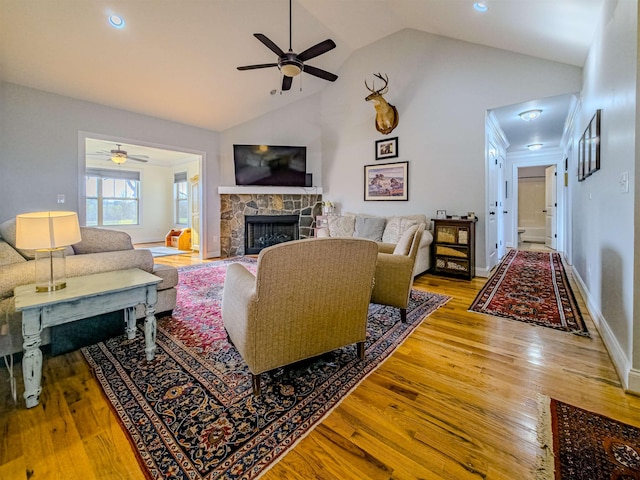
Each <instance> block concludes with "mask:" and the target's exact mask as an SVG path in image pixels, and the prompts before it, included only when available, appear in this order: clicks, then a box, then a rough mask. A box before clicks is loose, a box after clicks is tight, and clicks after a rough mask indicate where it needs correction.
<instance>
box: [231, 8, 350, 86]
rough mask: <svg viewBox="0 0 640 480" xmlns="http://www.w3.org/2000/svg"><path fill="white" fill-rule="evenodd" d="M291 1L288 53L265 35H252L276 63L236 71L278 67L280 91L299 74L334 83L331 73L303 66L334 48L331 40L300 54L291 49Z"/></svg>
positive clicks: (333, 76)
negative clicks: (275, 57)
mask: <svg viewBox="0 0 640 480" xmlns="http://www.w3.org/2000/svg"><path fill="white" fill-rule="evenodd" d="M291 23H292V22H291V0H289V51H288V52H286V53H285V52H284V51H283V50H282V49H281V48H280V47H278V46H277V45H276V44H275V43H274V42H272V41H271V40H269V38H267V36H266V35H263V34H262V33H254V34H253V36H254V37H256V38H257V39H258V40H260V41H261V42H262V43H263V44H264V45H265V46H266V47H267V48H268V49H269V50H271V51H272V52H273V53H275V54H276V55H278V61H277V63H261V64H258V65H246V66H244V67H238V70H255V69H257V68H269V67H278V68H279V69H280V71H281V72H282V74H283V77H282V90H283V91H284V90H289V89H290V88H291V83H292V81H293V77H295V76H296V75H299V74H300V73H301V72H305V73H308V74H310V75H313V76H315V77H318V78H322V79H323V80H328V81H330V82H335V81H336V79H337V78H338V76H337V75H334V74H333V73H331V72H327V71H326V70H322V69H321V68H317V67H312V66H311V65H305V64H304V62H306V61H307V60H311V59H312V58H315V57H317V56H319V55H322V54H323V53H326V52H328V51H329V50H332V49H334V48H336V44H335V42H334V41H333V40H331V39H328V40H325V41H324V42H320V43H318V44H316V45H314V46H313V47H310V48H307V49H306V50H305V51H303V52H302V53H295V52H294V51H293V49H292V47H291Z"/></svg>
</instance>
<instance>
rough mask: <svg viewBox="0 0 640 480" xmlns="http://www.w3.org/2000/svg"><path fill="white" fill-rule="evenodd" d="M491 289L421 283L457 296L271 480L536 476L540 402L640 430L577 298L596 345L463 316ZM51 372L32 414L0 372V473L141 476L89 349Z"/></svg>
mask: <svg viewBox="0 0 640 480" xmlns="http://www.w3.org/2000/svg"><path fill="white" fill-rule="evenodd" d="M156 261H157V262H158V263H168V264H172V265H176V266H179V265H190V264H193V263H198V262H200V260H198V259H197V257H196V256H191V255H180V256H176V257H159V258H157V259H156ZM484 282H485V279H482V278H475V279H473V280H472V281H470V282H467V281H461V280H451V279H446V278H441V277H436V276H432V275H429V274H425V275H421V276H419V277H418V278H417V279H416V282H415V288H418V289H424V290H429V291H433V292H439V293H444V294H447V295H450V296H452V297H453V298H452V299H451V301H450V302H449V303H448V304H447V305H445V306H444V307H442V308H440V309H439V310H438V311H436V312H435V313H433V314H432V315H431V316H430V317H428V318H427V319H426V320H425V321H424V322H423V323H422V325H421V326H420V327H418V328H417V330H416V331H415V332H414V333H413V334H412V335H411V337H410V338H408V339H407V340H406V341H405V342H404V344H403V345H402V346H401V347H400V348H399V349H398V350H397V351H396V352H395V353H394V354H393V355H392V356H391V357H390V358H389V359H388V360H387V361H386V362H384V363H383V364H382V365H381V366H380V367H379V368H378V369H377V370H376V371H375V372H374V373H373V374H371V375H370V376H369V377H368V378H367V379H366V380H365V381H364V382H362V384H361V385H360V386H358V388H357V389H356V390H355V391H354V392H353V393H352V394H351V395H349V396H348V397H347V398H345V399H344V401H343V402H342V403H341V404H340V405H339V406H338V407H337V408H336V409H335V410H334V411H333V412H332V413H331V414H330V415H329V416H328V417H327V418H326V419H325V420H324V421H323V422H322V423H321V424H320V425H319V426H318V427H317V428H316V429H314V430H313V431H312V432H311V433H310V434H309V435H308V436H307V437H305V438H304V439H303V440H302V441H301V442H300V443H299V444H298V445H296V446H295V448H294V449H293V450H292V451H291V452H290V453H288V454H287V455H286V457H285V458H283V459H282V460H281V461H280V462H279V463H277V464H276V465H275V466H274V467H273V468H272V469H271V470H270V471H268V472H267V473H266V475H265V476H264V477H263V478H265V479H269V480H271V479H300V480H302V479H304V480H308V479H336V480H338V479H339V480H345V479H358V480H361V479H394V480H401V479H449V480H466V479H490V480H497V479H500V480H514V479H518V480H525V479H533V478H534V476H533V473H532V472H533V471H534V469H535V466H536V455H537V454H538V452H539V448H538V442H537V440H536V433H537V399H538V396H539V395H540V394H543V395H549V396H552V397H555V398H557V399H559V400H562V401H564V402H569V403H572V404H574V405H577V406H579V407H582V408H585V409H589V410H593V411H596V412H598V413H601V414H604V415H607V416H610V417H613V418H616V419H619V420H622V421H625V422H628V423H631V424H633V425H636V426H639V427H640V397H636V396H633V395H628V394H625V393H624V392H623V390H622V388H621V385H620V382H619V380H618V377H617V375H616V372H615V370H614V367H613V365H612V363H611V360H610V359H609V356H608V354H607V351H606V349H605V347H604V345H603V343H602V341H601V339H600V336H599V335H598V332H597V331H596V329H595V327H594V325H593V322H592V321H591V319H590V317H589V316H588V315H587V314H586V313H587V311H586V308H585V306H584V303H583V302H582V299H581V298H579V302H580V306H581V308H582V312H583V313H584V314H585V316H586V321H587V325H588V328H589V331H590V332H591V338H584V337H580V336H576V335H572V334H567V333H562V332H557V331H554V330H551V329H547V328H543V327H537V326H532V325H527V324H523V323H520V322H516V321H512V320H506V319H501V318H494V317H490V316H485V315H480V314H476V313H470V312H468V311H467V308H468V307H469V305H470V304H471V302H472V301H473V299H474V298H475V296H476V294H477V292H478V290H479V289H480V288H481V287H482V285H483V284H484ZM576 294H577V296H578V297H579V293H578V291H577V290H576ZM15 370H16V374H17V377H18V389H19V392H20V394H21V393H22V372H21V366H20V365H19V364H18V365H17V366H16V368H15ZM43 371H44V375H43V382H42V384H43V393H42V396H41V403H40V405H39V406H38V407H36V408H33V409H30V410H26V409H25V408H24V406H22V405H19V406H17V407H15V406H13V405H12V404H11V401H10V397H9V389H8V385H7V382H6V378H7V372H6V370H2V371H0V479H6V480H13V479H33V480H37V479H47V480H49V479H64V480H75V479H82V480H90V479H142V478H144V476H143V473H142V470H141V469H140V467H139V465H138V462H137V460H136V457H135V455H134V453H133V450H132V448H131V446H130V443H129V440H128V438H127V436H126V435H125V434H124V432H123V429H122V428H121V427H120V425H119V423H118V420H117V418H116V416H115V415H114V414H113V412H112V411H111V409H110V407H109V404H108V403H107V401H106V400H105V397H104V396H103V393H102V390H101V388H100V386H99V385H98V383H97V382H96V381H95V380H94V378H93V376H92V374H91V372H90V370H89V367H88V365H87V364H86V362H85V361H84V359H83V357H82V355H81V354H80V353H79V352H72V353H69V354H66V355H62V356H58V357H53V358H52V357H49V356H45V363H44V370H43ZM247 381H249V380H247Z"/></svg>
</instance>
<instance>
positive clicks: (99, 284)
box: [14, 268, 162, 408]
mask: <svg viewBox="0 0 640 480" xmlns="http://www.w3.org/2000/svg"><path fill="white" fill-rule="evenodd" d="M161 281H162V279H161V278H160V277H156V276H155V275H152V274H150V273H147V272H144V271H142V270H139V269H137V268H133V269H130V270H118V271H114V272H105V273H96V274H93V275H84V276H80V277H71V278H67V288H64V289H62V290H57V291H55V292H36V288H35V285H21V286H19V287H16V288H15V290H14V298H15V308H16V310H17V311H19V312H22V338H23V339H24V344H23V347H24V355H23V357H22V375H23V377H24V399H25V403H26V405H27V408H31V407H35V406H36V405H38V402H39V398H40V392H41V391H42V388H41V386H40V382H41V377H42V352H41V351H40V345H41V343H42V339H41V338H40V334H41V333H42V330H43V329H44V328H46V327H53V326H55V325H62V324H64V323H70V322H75V321H76V320H82V319H84V318H88V317H92V316H94V315H101V314H103V313H109V312H115V311H118V310H124V311H125V323H126V325H125V331H126V333H127V338H129V339H133V338H135V335H136V315H135V307H136V305H138V304H144V305H145V321H144V336H145V353H146V357H147V360H153V358H154V355H155V350H156V317H155V315H154V313H155V305H156V302H157V301H158V291H157V286H158V283H160V282H161Z"/></svg>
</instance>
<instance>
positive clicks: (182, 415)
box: [82, 258, 450, 480]
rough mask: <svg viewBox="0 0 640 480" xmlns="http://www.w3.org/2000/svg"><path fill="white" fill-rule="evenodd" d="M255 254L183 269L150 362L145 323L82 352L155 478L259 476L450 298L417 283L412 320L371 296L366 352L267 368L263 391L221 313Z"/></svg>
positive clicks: (343, 350)
mask: <svg viewBox="0 0 640 480" xmlns="http://www.w3.org/2000/svg"><path fill="white" fill-rule="evenodd" d="M232 261H241V263H243V264H244V265H245V266H247V268H248V269H249V270H251V271H253V272H255V269H256V262H255V260H253V259H250V258H246V259H245V258H243V259H241V260H224V261H220V262H213V263H208V264H205V265H197V266H189V267H183V268H180V269H179V283H178V287H177V288H178V303H177V305H176V308H175V309H174V311H173V314H172V316H171V317H164V318H162V319H159V320H158V330H157V350H156V355H155V359H154V360H153V361H152V362H147V361H146V360H145V352H144V335H143V332H142V326H139V330H140V331H138V334H137V335H136V338H135V339H134V340H127V339H126V336H120V337H117V338H114V339H110V340H108V341H106V342H101V343H98V344H96V345H92V346H90V347H85V348H84V349H83V350H82V352H83V354H84V356H85V358H86V359H87V361H88V362H89V364H90V365H91V367H92V369H93V370H94V373H95V376H96V378H97V379H98V381H99V383H100V384H101V386H102V388H103V390H104V392H105V395H106V397H107V398H108V400H109V401H110V403H111V404H112V406H113V409H114V411H115V412H116V415H117V416H118V417H119V419H120V422H121V423H122V425H123V427H124V429H125V430H126V431H127V432H128V434H129V436H130V440H131V444H132V445H133V447H134V450H135V451H136V452H137V454H138V458H139V461H140V464H141V465H142V466H143V469H144V470H145V472H146V475H147V477H148V478H152V479H165V478H178V479H182V478H184V479H187V478H188V479H206V480H213V479H219V478H220V479H221V478H225V479H226V478H230V479H231V478H243V479H245V478H246V479H254V478H258V477H259V476H260V475H261V474H262V473H264V472H265V471H266V470H268V469H269V468H270V467H271V466H272V465H273V464H275V463H276V462H277V461H278V460H279V459H280V458H282V457H283V456H284V455H285V453H287V451H289V450H290V449H291V448H293V447H294V446H295V444H296V443H297V442H298V441H299V440H300V439H302V438H303V437H304V436H306V435H307V434H308V433H309V432H310V431H311V430H312V429H313V428H314V427H315V426H316V425H317V424H318V423H319V422H321V421H322V420H323V418H324V417H325V416H326V415H328V414H329V413H330V412H331V411H332V410H333V409H334V408H335V407H336V406H337V405H338V404H339V403H340V401H341V400H343V399H344V398H345V397H346V396H347V395H348V394H349V393H350V392H351V391H352V390H353V389H355V388H356V387H357V385H358V384H359V383H360V382H362V381H363V380H364V379H365V378H366V377H367V375H369V374H370V373H371V372H373V371H374V370H375V369H376V368H377V367H378V366H379V365H380V364H381V363H382V362H383V361H384V360H385V359H387V358H388V357H389V356H390V355H391V354H392V353H393V352H394V350H396V348H398V347H399V346H400V345H401V344H402V342H403V341H404V340H405V339H406V338H407V337H408V336H409V335H410V334H411V332H413V330H415V328H417V327H418V325H420V323H421V322H422V320H424V319H425V318H426V317H427V316H429V315H430V314H431V313H432V312H434V311H435V310H436V309H437V308H439V307H440V306H442V305H444V304H445V303H446V302H447V301H448V300H449V299H450V297H448V296H446V295H439V294H435V293H429V292H424V291H418V290H413V291H412V292H411V300H410V304H409V307H408V309H407V323H406V324H403V323H401V322H400V313H399V310H398V309H396V308H392V307H386V306H382V305H376V304H371V305H370V308H369V321H368V324H367V340H366V350H365V352H366V356H365V359H364V360H362V361H360V360H358V357H357V354H356V348H355V345H350V346H347V347H343V348H341V349H338V350H336V351H333V352H330V353H327V354H324V355H322V356H320V357H317V358H315V359H311V360H307V361H303V362H300V363H297V364H294V365H292V366H289V367H284V368H280V369H277V370H274V371H272V372H270V373H268V374H265V375H263V380H262V385H263V388H262V390H263V393H262V397H260V398H259V399H256V398H255V397H254V396H253V393H252V390H251V379H250V376H249V371H248V369H247V367H246V364H245V363H244V361H243V360H242V358H241V357H240V355H239V354H238V352H237V351H236V350H235V348H234V347H233V346H232V345H231V344H229V343H228V342H227V338H226V333H225V330H224V327H223V325H222V319H221V313H220V310H221V300H222V289H223V284H224V276H225V273H226V268H227V265H229V263H231V262H232Z"/></svg>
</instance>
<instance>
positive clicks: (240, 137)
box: [220, 83, 322, 186]
mask: <svg viewBox="0 0 640 480" xmlns="http://www.w3.org/2000/svg"><path fill="white" fill-rule="evenodd" d="M295 88H296V84H295V83H294V87H293V88H292V89H291V90H290V91H289V92H286V93H283V95H296V90H295ZM319 112H320V95H319V94H316V95H311V96H310V97H307V98H304V99H302V100H300V101H299V102H296V103H294V104H293V105H289V106H286V107H283V108H281V109H279V110H276V111H275V112H271V113H270V114H267V115H263V116H261V117H258V118H256V119H254V120H251V121H249V122H246V123H243V124H242V125H239V126H237V127H234V128H231V129H229V130H226V131H224V132H222V133H221V134H220V185H223V186H230V185H235V178H234V168H233V145H234V144H246V145H300V146H306V147H307V173H311V174H312V175H313V185H314V186H322V167H321V165H322V134H321V132H322V130H321V125H320V121H319Z"/></svg>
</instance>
